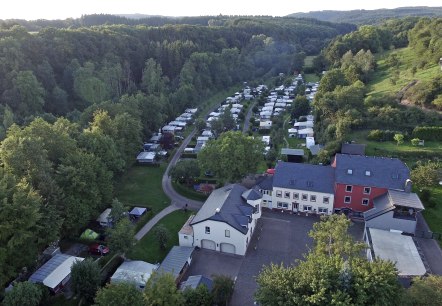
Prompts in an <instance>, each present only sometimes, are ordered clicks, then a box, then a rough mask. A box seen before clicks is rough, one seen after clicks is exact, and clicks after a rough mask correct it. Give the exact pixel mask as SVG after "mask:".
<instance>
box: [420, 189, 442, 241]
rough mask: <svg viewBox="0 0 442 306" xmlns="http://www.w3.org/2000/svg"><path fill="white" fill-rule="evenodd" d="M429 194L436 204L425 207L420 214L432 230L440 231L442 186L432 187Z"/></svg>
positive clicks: (441, 221)
mask: <svg viewBox="0 0 442 306" xmlns="http://www.w3.org/2000/svg"><path fill="white" fill-rule="evenodd" d="M431 195H432V197H433V198H434V201H435V202H436V206H435V207H434V208H426V209H425V210H424V211H423V213H422V214H423V215H424V218H425V220H426V221H427V223H428V225H429V226H430V229H431V230H432V231H433V232H436V233H442V187H440V186H439V187H435V188H433V189H432V190H431ZM439 243H442V242H441V241H440V242H439Z"/></svg>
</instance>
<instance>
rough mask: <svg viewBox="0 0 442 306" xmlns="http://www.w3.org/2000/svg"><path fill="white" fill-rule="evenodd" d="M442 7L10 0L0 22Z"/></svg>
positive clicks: (319, 1) (297, 1)
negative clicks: (88, 16) (90, 16)
mask: <svg viewBox="0 0 442 306" xmlns="http://www.w3.org/2000/svg"><path fill="white" fill-rule="evenodd" d="M416 5H419V6H441V1H440V0H419V1H416V0H388V1H386V0H382V1H381V0H368V1H349V0H346V1H342V0H335V1H333V0H303V1H301V0H273V1H272V0H270V1H269V0H266V1H262V0H254V1H252V0H10V1H7V4H3V5H2V6H1V8H0V19H10V18H18V19H28V20H33V19H65V18H68V17H73V18H76V17H80V16H81V15H82V14H93V13H108V14H133V13H139V14H148V15H164V16H200V15H219V14H223V15H272V16H285V15H288V14H291V13H295V12H309V11H318V10H352V9H367V10H370V9H378V8H395V7H402V6H416Z"/></svg>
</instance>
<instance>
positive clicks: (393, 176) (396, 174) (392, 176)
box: [391, 173, 399, 180]
mask: <svg viewBox="0 0 442 306" xmlns="http://www.w3.org/2000/svg"><path fill="white" fill-rule="evenodd" d="M391 178H392V179H395V180H397V179H399V173H392V174H391Z"/></svg>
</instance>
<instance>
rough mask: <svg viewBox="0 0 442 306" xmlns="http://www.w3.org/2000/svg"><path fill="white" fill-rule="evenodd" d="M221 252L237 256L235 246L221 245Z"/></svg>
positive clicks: (229, 244)
mask: <svg viewBox="0 0 442 306" xmlns="http://www.w3.org/2000/svg"><path fill="white" fill-rule="evenodd" d="M221 252H224V253H231V254H235V246H234V245H233V244H231V243H221Z"/></svg>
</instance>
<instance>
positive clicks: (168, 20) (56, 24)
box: [0, 14, 348, 32]
mask: <svg viewBox="0 0 442 306" xmlns="http://www.w3.org/2000/svg"><path fill="white" fill-rule="evenodd" d="M243 19H253V20H254V21H259V22H260V23H270V24H278V25H280V26H283V27H287V26H291V27H297V26H302V27H304V26H308V25H309V24H321V25H323V26H325V27H331V28H342V27H348V25H336V24H331V23H330V22H324V21H318V20H303V19H305V18H302V19H300V18H292V17H269V16H259V17H258V16H255V17H252V16H223V15H218V16H196V17H167V16H146V15H140V18H130V17H128V16H122V15H110V14H92V15H83V16H81V18H75V19H74V18H68V19H65V20H45V19H39V20H30V21H28V20H23V19H7V20H0V29H8V28H11V27H12V26H14V25H21V26H23V27H24V28H26V29H27V30H28V31H30V32H37V31H40V30H41V29H43V28H46V27H52V28H58V29H60V28H70V29H76V28H80V27H90V26H99V25H112V24H113V25H115V24H124V25H130V26H136V25H145V26H155V27H159V26H164V25H182V24H186V25H200V26H229V25H231V24H232V23H236V22H237V21H238V20H243ZM338 23H341V21H338Z"/></svg>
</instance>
